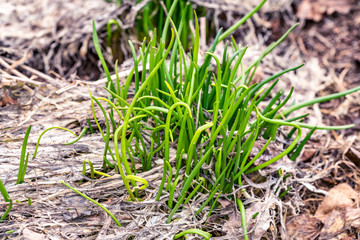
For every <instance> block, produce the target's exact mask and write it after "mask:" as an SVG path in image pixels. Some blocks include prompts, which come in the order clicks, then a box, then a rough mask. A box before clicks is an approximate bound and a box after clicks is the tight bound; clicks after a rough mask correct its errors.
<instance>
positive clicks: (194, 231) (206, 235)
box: [173, 229, 211, 240]
mask: <svg viewBox="0 0 360 240" xmlns="http://www.w3.org/2000/svg"><path fill="white" fill-rule="evenodd" d="M187 234H198V235H200V236H202V237H203V238H204V239H205V240H209V239H210V238H211V234H210V233H208V232H205V231H203V230H200V229H188V230H185V231H182V232H181V233H178V234H176V235H175V236H174V238H173V239H178V238H181V237H183V236H185V235H187Z"/></svg>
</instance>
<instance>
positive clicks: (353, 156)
mask: <svg viewBox="0 0 360 240" xmlns="http://www.w3.org/2000/svg"><path fill="white" fill-rule="evenodd" d="M345 156H346V157H348V158H349V159H350V161H352V162H353V163H355V165H356V166H358V167H360V152H359V151H358V150H356V149H355V148H353V147H350V148H349V150H348V151H347V152H346V153H345Z"/></svg>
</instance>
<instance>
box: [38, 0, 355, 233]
mask: <svg viewBox="0 0 360 240" xmlns="http://www.w3.org/2000/svg"><path fill="white" fill-rule="evenodd" d="M265 2H266V0H262V1H261V3H260V4H259V5H258V6H257V7H256V8H255V9H254V10H253V11H251V12H250V13H249V14H247V15H246V16H244V17H243V18H242V19H241V20H239V21H238V22H237V23H235V25H234V26H232V27H231V28H230V29H228V30H226V31H225V32H222V31H221V30H220V31H219V32H218V33H217V35H216V36H215V39H214V40H213V43H212V45H211V46H210V48H209V49H208V51H207V52H206V53H205V56H204V60H203V61H200V53H199V49H200V46H199V44H200V43H199V24H198V20H197V16H196V13H195V12H194V26H195V32H194V36H193V37H192V38H191V39H192V42H191V44H190V45H191V46H192V49H191V51H190V52H187V51H186V48H185V47H184V45H183V42H182V41H181V38H180V36H182V32H183V31H185V29H186V28H187V27H188V22H186V20H185V18H182V19H181V21H180V23H179V24H178V25H176V24H174V23H173V21H172V20H171V17H172V16H173V14H174V12H175V10H176V8H177V7H178V3H179V1H178V0H174V1H173V4H172V5H171V7H170V8H169V11H168V15H167V18H166V20H165V21H164V26H163V27H162V28H161V36H160V37H158V36H157V31H156V30H154V34H153V36H152V38H151V39H150V40H149V41H145V40H144V41H143V43H142V44H141V45H140V46H138V49H139V50H138V51H137V52H136V50H135V47H134V46H133V44H132V43H131V42H129V44H130V47H131V49H132V54H133V59H134V67H133V69H132V71H131V72H130V74H129V76H128V77H127V79H126V82H125V84H124V85H121V84H120V80H119V77H117V78H116V79H115V81H113V80H112V79H111V77H110V73H109V71H108V69H107V66H106V63H105V60H104V57H103V56H102V53H101V50H100V45H99V42H98V36H97V33H96V28H95V22H94V23H93V29H94V32H93V39H94V45H95V48H96V51H97V53H98V55H99V58H100V61H101V63H102V66H103V68H104V71H105V74H106V76H107V79H108V81H107V83H106V86H105V89H106V91H107V92H108V96H107V98H96V97H94V96H93V95H92V94H91V92H90V99H91V105H92V111H93V116H94V120H95V122H96V124H97V126H98V128H99V130H100V133H101V135H102V137H103V140H104V143H105V148H104V154H103V168H104V169H105V168H115V169H116V171H117V172H119V173H120V175H121V178H122V181H123V182H124V185H125V188H126V190H127V192H128V194H129V198H130V200H132V201H136V200H137V199H138V197H139V191H141V190H142V189H144V188H146V187H148V183H147V181H146V179H143V178H141V177H139V176H136V174H137V173H138V172H144V171H148V170H150V169H151V168H152V167H154V166H155V164H154V163H153V159H155V158H156V159H159V158H161V159H163V165H162V166H163V176H162V179H161V183H160V186H159V188H158V191H157V195H156V200H158V201H159V200H160V199H163V198H164V194H163V193H164V192H168V193H169V195H168V196H169V197H168V199H167V204H168V207H169V217H168V219H167V222H168V223H169V222H171V220H172V218H173V216H174V214H175V213H176V212H178V211H179V210H180V209H181V208H182V206H183V205H184V204H187V203H189V202H190V201H192V199H195V198H197V197H198V194H199V192H202V193H203V194H204V193H205V194H207V196H208V197H207V199H206V200H204V201H203V202H202V203H201V205H200V206H197V207H198V208H197V209H196V215H198V214H199V213H200V212H202V211H203V209H204V208H205V207H207V206H209V207H210V212H211V211H212V209H213V208H214V207H215V206H216V200H217V199H218V198H219V197H221V194H229V193H232V192H233V189H234V188H236V187H238V186H239V185H242V184H243V175H244V174H245V175H246V174H250V173H252V172H256V171H258V170H260V169H263V168H265V167H267V166H269V165H271V164H273V163H275V162H276V161H278V160H279V159H281V158H282V157H284V156H286V155H289V156H290V157H291V158H292V159H293V160H294V159H295V158H296V157H297V155H298V154H299V152H300V151H301V149H302V147H303V146H304V144H305V143H306V142H307V140H308V139H309V138H310V136H311V134H312V133H313V132H314V131H315V129H333V130H338V129H345V128H350V127H353V126H354V125H346V126H336V127H323V126H310V125H308V124H305V123H302V121H303V120H304V118H305V117H306V116H307V115H302V116H298V117H292V118H289V115H290V114H291V113H293V112H294V111H296V110H298V109H300V108H303V107H306V106H309V105H312V104H315V103H320V102H324V101H328V100H331V99H334V98H338V97H341V96H345V95H347V94H350V93H352V92H355V91H358V90H360V87H357V88H354V89H351V90H348V91H345V92H342V93H338V94H333V95H329V96H326V97H320V98H316V99H313V100H310V101H307V102H303V103H300V104H295V105H293V106H291V107H289V108H287V109H285V110H283V108H284V106H285V104H286V103H287V102H288V101H289V100H290V97H291V95H292V93H293V90H294V89H293V88H292V89H291V90H290V92H289V93H288V94H287V95H286V96H285V94H284V91H283V90H280V91H279V92H277V93H275V94H273V93H272V92H273V89H274V87H275V85H276V84H277V83H278V81H279V77H281V76H282V75H283V74H286V73H287V72H289V71H295V70H297V69H299V68H301V67H302V66H303V64H302V65H299V66H295V67H293V68H289V69H286V70H284V71H281V72H279V73H276V74H274V75H273V76H271V77H269V78H267V79H265V80H263V81H261V82H260V83H255V84H253V83H252V78H253V76H254V74H255V71H256V69H257V67H258V66H259V65H260V63H261V60H262V59H263V58H264V57H266V55H267V54H269V53H270V52H271V51H272V50H273V49H274V48H275V47H276V46H278V45H279V44H280V43H281V42H282V41H283V40H284V39H285V38H286V37H287V36H288V34H289V33H290V32H291V31H292V30H293V29H294V28H295V27H296V26H297V25H294V26H293V27H292V28H290V29H289V31H287V32H286V33H285V34H284V35H283V36H282V37H281V38H280V39H279V40H278V41H276V42H274V43H272V44H271V45H270V46H269V47H268V48H267V49H266V50H265V52H264V53H263V54H262V55H261V56H260V57H259V59H258V60H257V61H255V62H254V63H253V64H252V65H250V66H249V67H248V68H244V65H243V58H244V56H245V54H246V51H247V47H246V46H245V47H241V46H240V45H238V44H237V43H236V42H235V40H234V39H233V38H231V41H230V43H229V42H226V43H225V48H224V53H223V55H222V56H217V55H215V54H214V52H215V49H216V47H217V46H218V44H219V43H220V42H222V41H224V40H225V39H227V38H228V37H229V36H230V35H231V34H232V32H233V31H235V30H236V29H237V28H238V27H239V26H240V25H242V24H243V23H244V22H245V21H246V20H247V19H249V18H250V17H251V16H252V15H253V14H254V13H256V12H257V11H258V10H259V9H260V8H261V6H262V5H263V4H264V3H265ZM180 3H181V2H180ZM185 9H186V11H190V9H189V8H185ZM181 11H183V9H182V10H181ZM182 14H186V15H188V14H190V13H188V12H186V13H182ZM170 24H171V27H172V28H171V30H170V29H169V26H170ZM169 33H170V36H171V37H170V39H169V38H168V35H169ZM158 39H159V40H158ZM212 62H214V66H213V64H212ZM115 65H117V64H115ZM140 66H142V68H140ZM115 73H116V75H118V74H117V66H116V68H115ZM133 79H134V81H135V95H134V97H133V98H132V100H131V101H130V102H128V92H129V89H130V84H131V82H132V81H133ZM269 97H270V98H272V100H271V101H268V102H265V101H264V100H265V99H266V98H269ZM104 102H105V104H106V107H105V106H103V105H102V104H103V103H104ZM260 103H261V106H263V105H264V104H265V107H261V108H260ZM96 106H98V107H99V108H100V110H101V112H102V114H103V116H104V119H105V123H106V129H105V131H103V130H102V129H101V127H100V124H99V122H98V120H97V116H96V114H95V107H96ZM282 117H283V118H282ZM281 126H288V127H290V128H292V129H293V130H291V134H289V135H288V138H289V145H288V146H287V148H286V149H284V150H283V152H281V153H280V154H279V155H277V156H273V158H272V159H270V160H268V161H266V162H264V163H262V164H260V165H257V166H255V165H254V163H255V162H256V161H257V160H258V159H259V158H260V157H261V156H262V155H263V154H264V152H265V150H266V148H267V147H268V146H269V144H270V142H271V141H274V140H275V139H276V135H277V133H278V129H279V127H281ZM302 128H309V129H311V130H312V131H311V132H310V133H309V134H308V135H307V136H306V137H305V138H304V139H302V140H301V132H302ZM295 132H296V135H295V136H294V137H293V136H292V135H293V134H294V133H295ZM261 139H266V143H265V144H264V145H263V146H262V148H261V149H260V151H259V152H258V153H257V154H256V155H255V156H254V157H250V156H251V155H250V153H251V151H252V149H253V147H254V145H255V143H256V141H258V140H261ZM39 141H40V140H39ZM110 141H114V148H113V149H112V148H111V147H110V144H109V142H110ZM172 143H176V154H175V156H174V160H172V159H173V158H171V157H172V156H170V147H172V146H173V145H174V144H172ZM35 154H36V152H35ZM35 154H34V156H35ZM109 155H110V157H111V159H110V160H109V159H107V158H108V156H109ZM138 159H140V163H141V168H135V163H136V161H138ZM86 163H88V164H89V165H90V169H91V177H92V178H93V177H94V174H95V173H96V172H95V171H94V170H93V169H92V164H91V162H90V161H86V162H84V173H85V171H86V170H85V165H86ZM101 175H104V174H101ZM62 183H63V182H62ZM139 183H140V184H142V185H143V186H141V187H139V186H138V184H139ZM67 186H68V187H70V186H69V185H67ZM71 189H73V188H71ZM176 189H178V191H176ZM73 190H74V189H73ZM74 191H75V190H74ZM233 200H234V202H236V204H237V205H238V207H239V210H240V213H241V216H242V218H241V219H242V222H243V233H244V234H245V238H246V239H247V238H248V236H247V229H246V219H245V206H244V205H243V204H242V201H241V199H239V198H236V199H233ZM95 204H96V203H95ZM103 209H104V208H103ZM104 210H105V209H104ZM106 211H107V210H106ZM107 212H108V211H107ZM108 213H109V212H108ZM109 214H110V213H109ZM111 216H112V217H113V218H114V220H115V217H114V216H113V215H111ZM117 224H118V225H119V223H118V222H117ZM187 233H188V232H185V233H181V234H182V235H181V236H183V235H185V234H187ZM189 233H198V234H200V235H203V236H204V237H208V235H206V233H203V232H201V231H191V232H189ZM204 234H205V235H204ZM178 237H180V235H178Z"/></svg>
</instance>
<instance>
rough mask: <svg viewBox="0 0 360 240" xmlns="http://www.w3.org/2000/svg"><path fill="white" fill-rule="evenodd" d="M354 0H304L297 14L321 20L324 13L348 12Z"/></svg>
mask: <svg viewBox="0 0 360 240" xmlns="http://www.w3.org/2000/svg"><path fill="white" fill-rule="evenodd" d="M352 3H353V0H341V1H339V0H303V1H302V2H301V3H300V5H299V6H298V7H297V13H296V15H297V16H298V17H299V18H303V19H311V20H314V21H317V22H318V21H320V20H321V19H322V18H323V15H324V14H329V15H331V14H333V13H334V12H338V13H341V14H348V13H349V12H350V10H351V7H352Z"/></svg>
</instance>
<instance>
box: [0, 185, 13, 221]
mask: <svg viewBox="0 0 360 240" xmlns="http://www.w3.org/2000/svg"><path fill="white" fill-rule="evenodd" d="M0 192H1V195H2V196H3V198H4V201H5V202H8V203H9V206H8V208H7V209H6V211H5V212H4V214H3V215H2V216H1V217H0V223H2V222H3V220H5V218H6V217H7V215H8V214H9V212H10V211H11V208H12V204H13V201H12V200H11V199H10V196H9V194H8V192H7V190H6V188H5V186H4V184H3V183H2V181H1V180H0Z"/></svg>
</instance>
